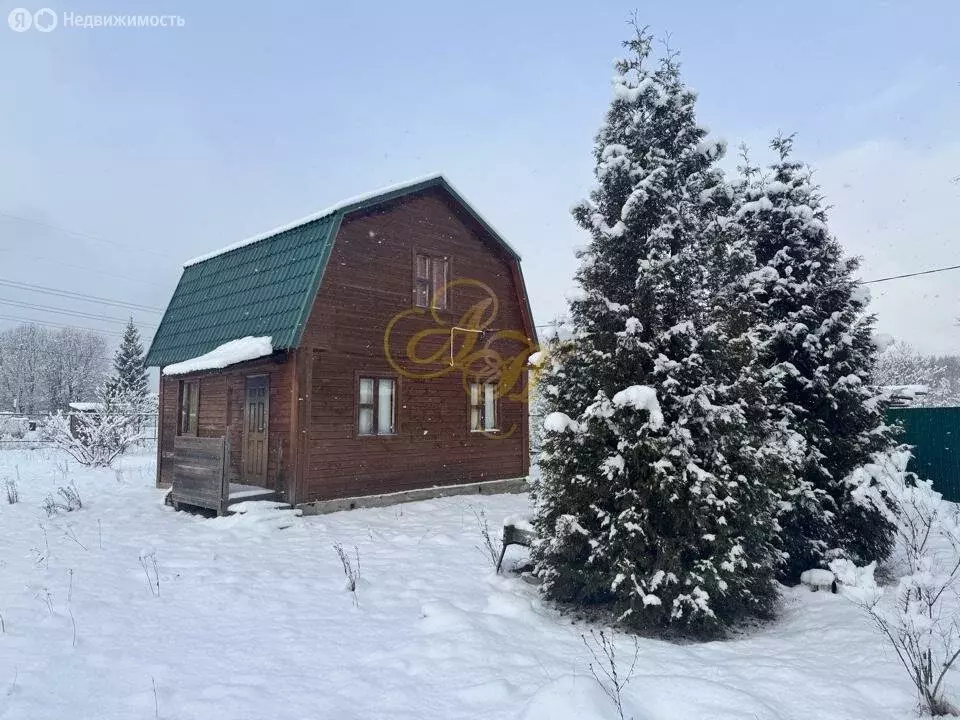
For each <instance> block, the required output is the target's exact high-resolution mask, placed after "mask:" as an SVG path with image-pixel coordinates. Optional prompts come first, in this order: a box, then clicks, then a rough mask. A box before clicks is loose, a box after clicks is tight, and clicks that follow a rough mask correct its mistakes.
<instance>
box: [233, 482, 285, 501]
mask: <svg viewBox="0 0 960 720" xmlns="http://www.w3.org/2000/svg"><path fill="white" fill-rule="evenodd" d="M276 499H277V493H276V491H274V490H271V489H269V488H265V487H260V486H259V485H244V484H243V483H230V496H229V497H228V498H227V505H228V506H229V505H234V504H235V503H240V502H251V501H254V500H276Z"/></svg>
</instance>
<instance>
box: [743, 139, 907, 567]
mask: <svg viewBox="0 0 960 720" xmlns="http://www.w3.org/2000/svg"><path fill="white" fill-rule="evenodd" d="M772 147H773V148H774V150H775V151H776V152H777V153H778V155H779V159H778V160H777V162H776V163H775V164H774V165H772V166H771V172H770V174H769V175H768V176H765V177H761V176H759V174H753V173H750V174H748V177H747V179H746V181H745V184H746V186H747V187H746V188H745V192H744V193H742V194H741V195H740V198H741V199H742V202H740V203H738V205H739V206H738V207H737V208H736V209H735V210H734V212H733V214H732V225H731V227H730V228H729V230H730V232H731V233H732V234H733V235H734V236H736V237H738V238H739V241H740V242H741V243H742V244H743V245H744V246H746V248H747V251H748V252H752V253H753V254H754V258H755V261H756V265H757V269H756V270H755V271H754V272H752V273H750V274H749V275H748V276H747V277H746V278H745V279H744V281H743V285H742V291H743V293H744V294H745V295H746V296H749V298H750V301H751V303H752V309H751V313H752V314H753V315H754V316H755V318H754V319H755V321H756V323H757V329H756V338H757V349H758V352H759V361H760V364H761V365H762V366H763V367H764V368H766V372H765V377H764V379H763V383H764V393H765V395H766V396H767V397H768V398H779V399H778V400H777V401H776V402H775V404H774V408H773V412H774V413H775V415H778V416H779V417H778V418H775V419H776V420H778V421H779V423H780V424H781V425H782V426H783V427H784V428H785V430H786V431H788V432H792V433H794V434H795V435H794V436H793V437H794V440H795V439H796V435H799V436H800V438H802V443H801V444H797V443H794V447H796V448H797V449H799V450H800V451H801V452H802V453H803V457H802V460H801V463H800V466H799V468H798V469H797V471H796V472H795V473H794V474H793V476H792V477H791V478H789V482H788V486H787V487H786V491H785V493H784V494H783V496H782V498H781V511H780V514H779V516H778V520H779V523H780V525H781V526H782V538H783V543H784V550H785V551H786V552H787V553H788V554H789V558H788V560H787V563H786V564H785V566H784V573H783V577H784V579H785V580H786V581H788V582H795V581H796V580H797V579H798V578H799V575H800V573H801V572H802V571H804V570H806V569H808V568H812V567H823V566H825V563H826V562H827V561H828V560H829V559H830V557H832V556H835V555H845V556H847V557H849V558H850V559H852V560H854V561H855V562H857V563H860V564H863V563H867V562H870V561H872V560H877V559H882V558H884V557H886V556H887V555H888V554H889V552H890V550H891V547H892V537H893V534H892V533H893V528H892V526H891V525H890V523H889V522H888V521H887V520H886V519H885V517H886V515H885V513H884V512H882V510H883V508H880V507H877V503H878V502H882V499H878V498H879V495H878V493H877V492H874V490H875V488H865V487H860V485H859V484H858V483H857V482H855V481H854V480H853V476H852V473H853V472H854V471H855V470H856V469H857V468H859V467H861V466H862V465H864V464H865V463H868V462H870V461H871V460H872V459H873V456H874V454H875V453H877V452H880V451H884V450H887V449H889V448H891V447H892V445H893V440H892V437H891V435H890V433H889V431H888V430H887V429H886V427H885V426H884V424H883V414H882V413H883V408H882V404H881V403H880V402H879V401H878V398H877V397H875V395H874V393H873V392H872V391H871V390H870V388H869V383H870V376H871V372H872V368H873V361H874V357H875V352H876V348H875V347H874V345H873V340H872V337H873V317H872V316H871V315H869V314H867V313H866V304H867V302H868V301H869V296H868V295H867V294H866V293H865V292H864V291H863V289H862V288H860V287H858V285H857V281H856V280H855V278H854V273H855V272H856V270H857V267H858V263H857V260H856V259H852V258H845V257H844V255H843V249H842V247H841V246H840V244H839V243H838V242H837V241H836V239H835V238H834V237H833V236H831V235H830V233H829V231H828V229H827V224H826V208H825V206H824V202H823V199H822V197H821V195H820V189H819V187H818V186H817V185H816V184H815V183H814V182H813V180H812V177H811V173H810V171H809V169H807V168H805V167H804V166H803V165H802V164H800V163H798V162H795V161H794V160H793V159H792V158H791V151H792V139H791V138H789V137H778V138H777V139H775V140H774V141H773V143H772Z"/></svg>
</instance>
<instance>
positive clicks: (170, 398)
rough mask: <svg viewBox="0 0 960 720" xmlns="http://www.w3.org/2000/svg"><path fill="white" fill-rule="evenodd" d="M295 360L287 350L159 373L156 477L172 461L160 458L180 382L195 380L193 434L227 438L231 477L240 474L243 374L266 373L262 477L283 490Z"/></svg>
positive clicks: (166, 473) (168, 441)
mask: <svg viewBox="0 0 960 720" xmlns="http://www.w3.org/2000/svg"><path fill="white" fill-rule="evenodd" d="M293 370H294V363H293V362H292V361H289V360H288V359H287V358H286V356H280V357H278V358H277V359H270V360H260V361H255V362H250V363H244V364H242V365H237V366H235V367H231V368H228V369H225V370H221V371H214V372H207V373H196V374H191V375H179V376H176V377H166V376H163V375H161V377H160V395H161V401H160V404H161V407H160V423H159V438H158V443H159V452H158V455H159V457H158V462H159V469H158V472H157V481H158V482H159V483H164V484H165V483H169V482H171V480H172V477H171V471H172V465H171V463H169V462H164V459H165V458H169V457H170V456H171V454H172V452H173V441H174V437H176V434H177V427H178V417H179V416H178V413H179V392H180V382H181V381H183V380H194V379H197V380H199V381H200V402H199V407H198V419H197V435H198V436H199V437H222V436H226V437H227V438H228V439H229V440H230V479H231V481H235V482H236V481H240V480H242V478H241V477H240V475H241V468H242V462H241V460H242V457H243V456H242V452H243V449H242V448H243V409H244V402H245V397H244V394H245V387H246V378H247V376H249V375H262V374H265V375H268V376H269V378H270V415H269V421H268V422H269V455H268V463H267V482H268V484H269V485H270V486H271V488H272V489H277V490H280V491H282V492H284V493H286V490H287V483H288V481H289V479H290V467H291V461H290V450H291V442H290V437H291V435H290V433H291V425H290V412H291V408H292V407H293V402H292V394H291V393H292V386H291V381H292V377H293Z"/></svg>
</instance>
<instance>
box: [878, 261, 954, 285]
mask: <svg viewBox="0 0 960 720" xmlns="http://www.w3.org/2000/svg"><path fill="white" fill-rule="evenodd" d="M947 270H960V265H951V266H949V267H941V268H934V269H933V270H921V271H920V272H912V273H904V274H903V275H891V276H890V277H882V278H877V279H875V280H864V281H863V284H864V285H869V284H870V283H878V282H886V281H887V280H900V279H902V278H909V277H917V276H918V275H933V274H934V273H941V272H946V271H947Z"/></svg>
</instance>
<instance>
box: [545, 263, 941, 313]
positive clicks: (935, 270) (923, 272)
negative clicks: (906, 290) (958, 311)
mask: <svg viewBox="0 0 960 720" xmlns="http://www.w3.org/2000/svg"><path fill="white" fill-rule="evenodd" d="M948 270H960V265H948V266H947V267H939V268H933V269H931V270H920V271H918V272H912V273H903V274H902V275H890V276H889V277H882V278H874V279H873V280H861V281H860V284H861V285H870V284H871V283H879V282H887V281H888V280H902V279H903V278H911V277H918V276H920V275H933V274H934V273H942V272H947V271H948ZM564 322H566V320H565V319H559V320H557V321H556V322H552V323H544V324H543V325H534V327H535V328H545V327H554V326H556V325H561V324H563V323H564Z"/></svg>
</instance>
